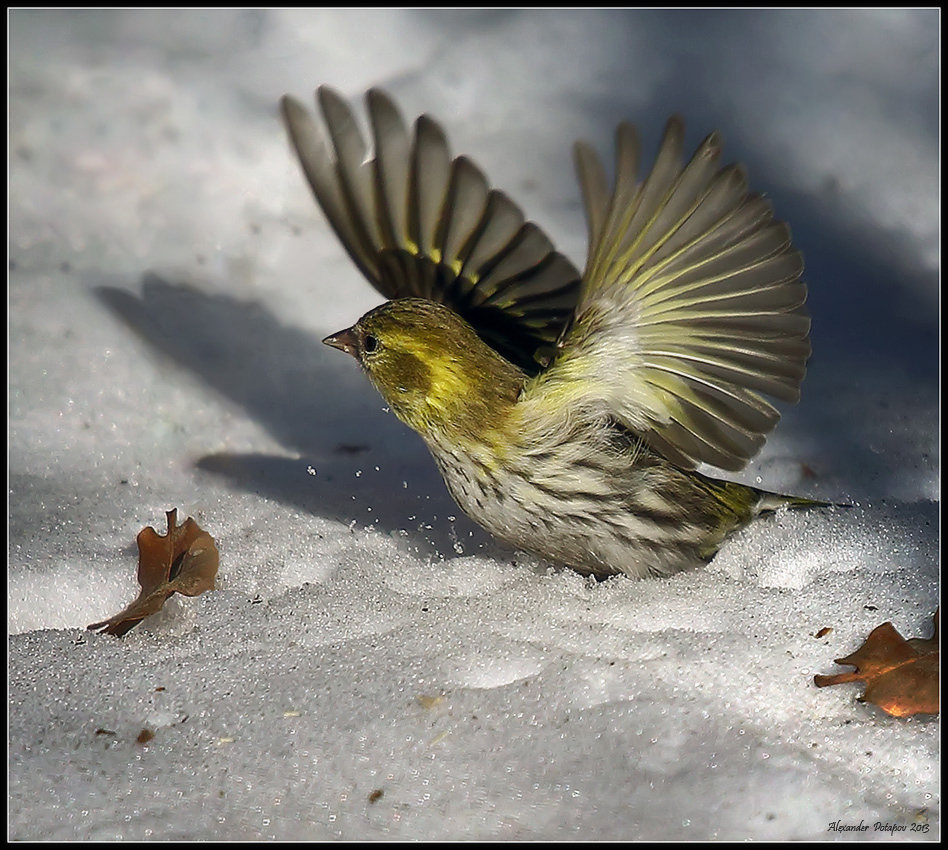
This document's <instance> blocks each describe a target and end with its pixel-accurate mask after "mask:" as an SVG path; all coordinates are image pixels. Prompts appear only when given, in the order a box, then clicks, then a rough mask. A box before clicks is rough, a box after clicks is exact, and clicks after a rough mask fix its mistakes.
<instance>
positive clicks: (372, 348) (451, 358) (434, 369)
mask: <svg viewBox="0 0 948 850" xmlns="http://www.w3.org/2000/svg"><path fill="white" fill-rule="evenodd" d="M323 342H324V343H326V345H330V346H332V347H333V348H338V349H339V350H340V351H345V352H346V353H347V354H351V355H352V356H353V357H355V359H356V360H358V361H359V363H360V365H361V366H362V368H363V369H364V370H365V372H366V374H367V375H368V376H369V378H371V380H372V383H373V384H375V386H376V388H377V389H378V391H379V392H380V393H381V394H382V396H383V398H384V399H385V400H386V401H387V402H388V404H389V406H390V407H391V408H392V411H393V412H394V413H395V415H396V416H398V418H399V419H401V420H402V421H403V422H404V423H405V424H406V425H408V426H409V427H410V428H413V429H414V430H416V431H418V432H419V433H420V434H421V435H422V436H423V437H425V438H426V439H427V440H429V441H431V440H432V439H434V440H435V441H437V442H443V443H449V444H450V443H452V442H454V441H457V440H461V441H462V444H463V440H465V439H467V438H477V437H479V436H482V435H483V434H484V433H485V431H487V430H492V429H496V428H497V427H499V424H500V422H501V421H502V420H503V419H504V418H505V415H506V413H507V411H508V410H509V409H510V407H512V405H513V404H514V403H515V402H516V400H517V397H518V395H519V393H520V390H521V389H522V388H523V384H524V381H525V380H526V375H525V374H524V373H523V372H522V371H521V370H520V369H518V368H517V367H516V366H514V365H513V364H512V363H510V362H508V361H507V360H505V359H504V358H503V357H501V356H500V355H499V354H498V353H497V352H495V351H494V350H493V349H492V348H490V347H489V346H488V345H486V344H485V343H484V342H483V341H482V340H481V339H480V338H479V337H478V336H477V334H476V333H475V332H474V329H473V328H472V327H471V326H470V325H469V324H468V323H467V322H466V321H464V319H462V318H461V317H460V316H459V315H458V314H457V313H455V312H454V311H453V310H450V309H448V308H447V307H444V306H442V305H441V304H436V303H435V302H433V301H427V300H425V299H422V298H402V299H397V300H395V301H389V302H387V303H385V304H383V305H382V306H381V307H377V308H376V309H374V310H372V311H370V312H368V313H366V314H365V315H364V316H363V317H362V318H361V319H359V321H358V322H356V323H355V324H354V325H353V326H352V327H351V328H347V329H346V330H343V331H339V332H338V333H335V334H332V335H331V336H328V337H326V339H324V340H323Z"/></svg>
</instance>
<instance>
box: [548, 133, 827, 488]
mask: <svg viewBox="0 0 948 850" xmlns="http://www.w3.org/2000/svg"><path fill="white" fill-rule="evenodd" d="M683 139H684V125H683V124H682V122H681V120H680V119H679V118H677V117H675V118H672V119H671V120H670V121H669V122H668V124H667V126H666V129H665V135H664V138H663V140H662V143H661V146H660V148H659V152H658V156H657V157H656V160H655V164H654V165H653V167H652V169H651V171H650V172H649V174H648V175H647V176H646V178H645V179H644V180H643V181H642V182H639V179H638V163H639V160H640V153H639V141H638V136H637V134H636V133H635V131H634V128H632V127H631V126H630V125H627V124H623V125H620V127H619V130H618V133H617V138H616V176H615V183H614V186H613V189H612V193H611V196H609V195H608V192H607V190H606V189H605V177H604V171H603V168H602V165H601V163H600V162H599V160H598V157H596V155H595V153H594V152H593V151H592V149H591V148H590V147H589V146H588V145H584V144H580V145H578V146H577V148H576V153H575V158H576V165H577V172H578V175H579V180H580V183H581V186H582V193H583V201H584V204H585V207H586V214H587V221H588V224H589V233H590V248H589V256H588V258H587V263H586V271H585V274H584V276H583V283H582V287H581V290H580V296H579V303H578V304H577V307H576V313H575V317H574V320H573V322H572V323H571V324H570V325H569V326H568V327H567V329H566V331H565V332H564V335H563V337H562V338H561V340H560V342H559V352H558V354H557V357H556V359H555V360H554V361H553V363H552V364H551V366H550V367H549V368H548V369H547V370H546V371H545V372H544V373H542V374H541V375H539V376H538V377H537V378H535V379H534V381H533V383H532V384H531V386H530V388H529V392H530V394H531V395H532V396H533V397H534V398H538V399H542V398H546V399H548V400H549V401H550V402H551V403H552V402H556V403H559V404H561V405H563V406H564V407H565V408H568V409H576V408H585V409H587V410H589V411H592V412H593V414H594V415H602V414H603V413H605V414H606V415H608V416H609V417H611V418H613V419H615V420H617V421H619V422H620V423H622V424H623V425H624V426H625V427H627V428H629V429H630V430H632V431H633V432H635V433H636V434H638V435H640V436H641V437H642V438H643V439H644V440H645V441H646V442H647V443H649V445H650V446H651V447H652V448H653V449H655V450H656V451H659V452H661V453H662V454H663V455H665V456H666V457H667V458H668V459H669V460H671V461H672V462H673V463H676V464H678V465H680V466H682V467H684V468H693V467H695V466H696V465H697V464H699V463H709V464H712V465H714V466H718V467H721V468H724V469H732V470H737V469H741V468H743V467H744V466H745V465H746V463H747V461H748V460H749V459H750V458H751V457H752V456H753V455H754V454H755V453H756V452H757V451H758V450H759V449H760V447H761V446H762V445H763V442H764V440H765V438H766V435H767V434H768V433H769V432H770V431H771V430H772V429H773V427H774V426H775V425H776V424H777V421H778V420H779V418H780V414H779V412H778V411H777V409H776V408H775V407H774V406H773V405H772V404H771V403H770V402H769V401H767V400H766V398H765V396H766V397H769V398H774V399H779V400H781V401H785V402H791V403H792V402H795V401H797V400H798V399H799V394H800V382H801V381H802V380H803V377H804V375H805V373H806V361H807V358H808V357H809V355H810V343H809V329H810V320H809V315H808V314H807V311H806V307H805V302H806V286H805V285H804V284H803V283H802V281H801V280H800V277H801V275H802V273H803V261H802V258H801V257H800V254H799V252H797V251H796V249H795V248H794V247H793V244H792V242H791V237H790V230H789V228H788V227H787V226H786V224H784V223H783V222H779V221H776V220H775V219H774V217H773V212H772V210H771V207H770V204H769V203H768V202H767V201H766V200H765V199H763V198H762V197H761V196H760V195H755V194H752V193H750V192H749V191H748V185H747V175H746V173H745V171H744V169H743V168H742V167H740V166H738V165H729V166H726V167H723V168H722V167H721V164H720V159H721V139H720V137H719V136H718V135H717V134H716V133H713V134H711V135H710V136H708V138H707V139H705V141H704V142H703V143H702V144H701V146H700V147H699V148H698V150H697V152H696V153H695V154H694V156H693V157H692V158H691V159H690V160H689V161H688V162H687V163H685V164H683V163H682V149H683Z"/></svg>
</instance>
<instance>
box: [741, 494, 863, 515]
mask: <svg viewBox="0 0 948 850" xmlns="http://www.w3.org/2000/svg"><path fill="white" fill-rule="evenodd" d="M757 492H758V493H760V496H761V499H760V502H759V503H758V505H757V512H758V513H761V514H763V513H770V512H772V511H776V510H779V509H780V508H788V509H790V510H800V509H803V508H851V507H852V505H850V504H846V503H845V502H823V501H821V500H819V499H806V498H804V497H803V496H784V495H782V494H780V493H771V492H769V491H767V490H758V491H757Z"/></svg>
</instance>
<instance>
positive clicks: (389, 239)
mask: <svg viewBox="0 0 948 850" xmlns="http://www.w3.org/2000/svg"><path fill="white" fill-rule="evenodd" d="M317 103H318V105H319V109H320V111H321V112H322V117H323V120H324V123H325V128H326V130H327V131H328V136H329V144H327V142H326V140H325V138H324V136H323V134H322V132H321V131H320V129H319V128H318V127H317V126H316V124H315V122H314V121H313V120H312V118H311V117H310V114H309V113H308V112H307V110H306V109H305V107H304V106H303V105H302V104H301V103H300V102H299V101H297V100H295V99H294V98H292V97H290V96H289V95H287V96H285V97H284V98H283V100H282V110H283V118H284V120H285V122H286V126H287V129H288V130H289V134H290V139H291V140H292V142H293V147H294V148H295V149H296V153H297V155H298V156H299V159H300V163H301V164H302V166H303V172H304V173H305V175H306V178H307V180H308V181H309V184H310V186H311V187H312V190H313V194H314V195H315V196H316V200H317V201H318V202H319V205H320V206H321V207H322V208H323V211H324V212H325V214H326V217H327V218H328V219H329V222H330V224H331V225H332V227H333V229H334V230H335V231H336V234H337V235H338V236H339V239H340V240H341V241H342V243H343V245H344V246H345V248H346V250H347V251H348V252H349V255H350V256H351V257H352V259H353V260H354V261H355V263H356V265H357V266H358V267H359V268H360V269H361V270H362V273H363V274H364V275H365V276H366V278H368V280H369V282H370V283H371V284H372V285H373V286H374V287H375V288H376V289H377V290H378V291H379V292H381V293H382V294H383V295H384V296H386V297H387V298H404V297H409V296H413V297H419V298H428V299H431V300H433V301H438V302H440V303H442V304H445V305H447V306H449V307H451V308H452V309H454V310H455V311H457V312H458V313H459V314H460V315H461V316H463V317H464V318H465V319H466V320H467V321H468V322H469V323H470V324H471V325H472V326H473V327H474V329H475V330H476V331H477V332H478V334H479V335H480V336H481V337H482V338H483V339H484V341H485V342H487V343H488V344H489V345H491V346H492V347H493V348H495V349H496V350H497V351H498V352H500V353H501V354H502V355H504V356H505V357H507V358H508V359H509V360H511V361H512V362H514V363H516V364H517V365H518V366H520V367H521V368H524V369H526V370H527V371H528V372H530V373H535V372H537V371H538V369H539V368H540V363H542V362H546V361H548V360H549V357H550V355H551V354H552V351H553V346H554V343H555V342H556V339H557V338H558V337H559V335H560V333H561V332H562V330H563V327H564V326H565V325H566V323H567V321H568V320H569V318H570V317H571V315H572V313H573V309H574V307H575V305H576V299H577V297H578V294H579V277H580V275H579V272H578V270H577V269H576V267H575V266H573V264H572V263H570V262H569V260H567V259H566V258H565V257H563V256H562V255H561V254H559V253H557V252H556V251H555V250H554V248H553V244H552V243H551V242H550V240H549V239H548V238H547V237H546V235H545V234H544V233H543V232H542V231H541V230H540V229H539V228H538V227H536V225H534V224H533V223H532V222H527V221H525V219H524V215H523V213H522V212H521V210H520V208H519V207H518V206H517V205H516V204H514V203H513V201H511V200H510V198H508V197H507V196H506V195H505V194H504V193H503V192H499V191H497V190H496V189H491V188H490V186H489V185H488V182H487V180H486V178H485V177H484V175H483V173H481V171H480V169H478V168H477V166H476V165H474V163H472V162H471V161H470V160H469V159H467V158H466V157H463V156H460V157H457V158H455V159H452V157H451V152H450V149H449V147H448V142H447V139H446V137H445V134H444V131H443V130H442V129H441V127H440V126H439V125H438V124H437V123H436V122H435V121H433V120H432V119H431V118H429V117H428V116H427V115H422V116H421V117H420V118H418V120H417V121H416V122H415V127H414V132H413V133H412V134H409V131H408V129H407V127H406V125H405V122H404V121H403V120H402V117H401V115H400V114H399V112H398V109H397V108H396V107H395V105H394V103H392V101H391V99H390V98H389V97H388V96H387V95H386V94H384V93H383V92H381V91H379V90H378V89H372V90H370V91H369V92H368V94H367V95H366V103H367V106H368V112H369V119H370V123H371V127H372V135H373V137H374V146H375V150H374V158H372V159H371V160H370V159H369V158H368V150H367V145H366V141H365V139H364V138H363V136H362V133H361V132H360V130H359V127H358V125H357V123H356V120H355V118H354V116H353V114H352V112H351V110H350V109H349V107H348V105H347V104H346V102H345V101H344V100H343V99H342V98H341V97H340V96H339V95H338V94H337V93H336V92H334V91H333V90H332V89H329V88H327V87H325V86H323V87H320V88H319V89H318V90H317Z"/></svg>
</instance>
